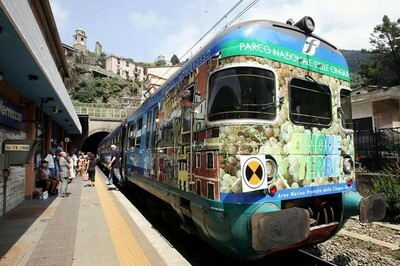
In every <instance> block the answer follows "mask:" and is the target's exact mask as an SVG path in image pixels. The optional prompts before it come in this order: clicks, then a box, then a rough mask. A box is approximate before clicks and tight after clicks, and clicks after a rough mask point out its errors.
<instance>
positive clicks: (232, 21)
mask: <svg viewBox="0 0 400 266" xmlns="http://www.w3.org/2000/svg"><path fill="white" fill-rule="evenodd" d="M258 1H259V0H253V1H252V2H251V3H250V4H249V5H247V6H246V7H245V8H244V9H243V10H242V11H240V12H239V13H238V14H237V15H236V16H235V17H234V18H233V19H231V20H230V21H229V22H228V23H227V24H226V25H225V26H224V27H223V28H222V29H221V30H220V31H218V32H217V33H216V34H215V35H213V36H212V37H211V38H210V40H209V41H207V42H206V43H205V44H204V45H207V44H208V43H209V42H210V41H211V40H212V39H213V38H214V37H215V36H217V35H218V34H220V33H221V32H223V31H224V30H225V29H226V28H228V27H229V26H230V25H232V24H233V23H234V22H235V21H236V20H238V19H239V18H240V17H241V16H242V15H243V14H244V13H246V12H247V11H248V10H249V9H250V8H252V7H253V6H254V5H255V4H256V3H257V2H258ZM242 2H243V0H239V1H238V2H237V3H236V4H235V5H234V6H233V7H232V8H231V9H229V10H228V11H227V12H226V13H225V14H224V15H223V16H222V17H221V18H220V19H219V20H218V21H217V22H216V23H215V24H214V25H213V26H212V27H211V28H210V29H209V30H208V31H207V32H206V33H204V34H203V35H202V36H201V37H200V39H199V40H198V41H196V42H195V43H194V44H193V45H192V46H191V47H190V48H189V49H188V50H187V51H186V52H185V53H184V54H183V55H182V56H181V57H180V58H179V61H181V60H182V59H183V58H184V57H185V56H186V55H187V54H188V53H189V52H190V51H191V50H192V49H193V48H194V47H196V45H198V44H199V43H200V42H201V41H202V40H203V39H204V38H205V37H206V36H207V35H208V34H209V33H210V32H211V31H212V30H214V29H215V28H216V27H217V26H218V25H219V24H220V23H221V22H222V21H223V20H224V19H225V18H227V16H228V15H229V14H230V13H232V12H233V11H234V10H235V9H236V8H237V7H238V6H239V5H240V4H241V3H242ZM171 69H172V67H169V68H168V69H167V70H166V71H165V73H164V74H163V75H161V77H162V76H164V75H166V74H167V73H168V72H169V71H170V70H171ZM161 77H159V78H158V79H157V80H156V81H155V83H157V82H158V81H159V80H160V79H161ZM148 93H149V92H147V93H146V94H148Z"/></svg>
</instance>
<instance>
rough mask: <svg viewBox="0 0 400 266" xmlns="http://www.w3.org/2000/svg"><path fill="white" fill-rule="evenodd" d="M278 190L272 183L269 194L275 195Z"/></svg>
mask: <svg viewBox="0 0 400 266" xmlns="http://www.w3.org/2000/svg"><path fill="white" fill-rule="evenodd" d="M277 191H278V188H277V187H276V186H275V185H271V186H269V187H268V194H269V195H270V196H274V195H275V194H276V192H277Z"/></svg>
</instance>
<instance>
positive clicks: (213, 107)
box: [208, 67, 277, 121]
mask: <svg viewBox="0 0 400 266" xmlns="http://www.w3.org/2000/svg"><path fill="white" fill-rule="evenodd" d="M275 94H276V87H275V75H274V73H273V72H272V71H270V70H268V69H263V68H255V67H235V68H227V69H223V70H220V71H218V72H215V73H213V74H212V75H211V76H210V81H209V95H210V96H209V99H208V120H209V121H216V120H221V119H242V118H245V119H246V118H251V119H263V120H274V119H275V118H276V109H277V108H276V106H277V103H276V95H275Z"/></svg>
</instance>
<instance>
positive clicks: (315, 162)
mask: <svg viewBox="0 0 400 266" xmlns="http://www.w3.org/2000/svg"><path fill="white" fill-rule="evenodd" d="M314 27H315V24H314V21H313V19H312V18H311V17H304V18H303V19H301V20H300V21H298V22H297V23H293V22H292V21H291V20H289V21H288V22H287V23H279V22H274V21H268V20H257V21H247V22H243V23H240V24H237V25H235V26H232V27H230V28H228V29H226V30H225V31H223V32H222V33H221V34H219V35H218V36H216V37H215V38H214V39H213V40H211V41H210V42H209V43H208V44H207V45H206V46H205V47H204V48H203V49H202V50H200V51H199V53H197V54H196V55H195V56H193V58H192V59H190V60H189V61H188V62H186V63H185V64H184V65H183V66H182V67H181V68H180V69H179V70H178V71H176V72H175V73H174V74H173V75H172V76H171V78H169V79H168V80H167V81H166V82H165V83H164V84H163V85H162V86H161V87H160V88H159V89H158V90H157V91H156V92H154V93H153V94H152V95H151V96H150V97H149V98H147V99H146V101H145V102H144V103H143V104H142V105H141V106H140V107H139V108H138V109H137V110H135V111H134V112H133V113H132V114H131V115H130V116H129V117H128V118H127V119H126V121H124V122H123V123H121V125H120V126H119V127H118V128H116V129H115V130H114V131H113V132H111V133H110V134H109V135H108V136H107V137H106V138H105V139H104V140H103V141H102V142H101V143H100V144H99V150H98V153H99V154H100V157H101V159H102V160H103V162H107V161H108V160H109V159H110V158H109V155H110V153H109V152H110V151H109V147H110V145H111V144H115V145H117V146H118V147H119V150H121V151H122V152H123V163H122V169H121V171H122V174H123V177H124V178H126V179H127V180H128V181H129V182H130V183H134V184H136V185H137V186H139V187H141V188H142V189H144V190H145V191H148V192H149V193H151V194H152V195H154V196H155V197H157V198H159V199H161V200H162V201H163V202H165V203H166V204H168V205H169V206H171V207H172V208H173V210H174V211H175V213H176V214H177V215H178V217H179V222H180V223H181V225H182V227H183V228H186V229H190V231H191V232H194V233H195V234H197V235H198V236H199V237H200V238H202V239H204V240H205V241H206V242H208V243H209V244H210V245H212V246H213V247H215V248H216V249H218V250H219V251H221V252H222V253H224V254H227V255H228V256H232V257H236V258H240V259H242V260H254V259H259V258H262V257H264V256H266V255H268V254H272V253H276V252H279V251H283V250H287V249H295V248H301V247H305V246H308V245H312V244H317V243H320V242H323V241H325V240H327V239H329V238H331V237H332V236H333V235H334V234H335V233H336V232H338V231H339V230H340V229H341V227H342V226H343V224H344V223H345V221H346V220H347V219H348V218H349V217H350V216H353V215H359V217H360V220H361V221H362V222H371V221H377V220H381V219H383V218H384V216H385V195H383V194H379V195H372V196H369V197H366V198H364V197H362V196H361V195H359V194H358V193H357V191H356V185H355V172H354V145H353V130H352V122H351V89H350V78H349V70H348V66H347V63H346V61H345V59H344V57H343V56H342V54H341V53H340V51H339V50H338V49H337V48H336V47H335V46H333V45H332V44H331V43H329V42H327V41H325V40H324V39H322V38H320V37H318V36H316V35H314V34H313V33H312V32H313V30H314Z"/></svg>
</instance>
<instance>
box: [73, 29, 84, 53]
mask: <svg viewBox="0 0 400 266" xmlns="http://www.w3.org/2000/svg"><path fill="white" fill-rule="evenodd" d="M73 43H74V48H75V49H77V50H79V51H81V52H83V54H87V37H86V34H85V31H84V30H82V29H77V30H76V31H75V35H74V42H73Z"/></svg>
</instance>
